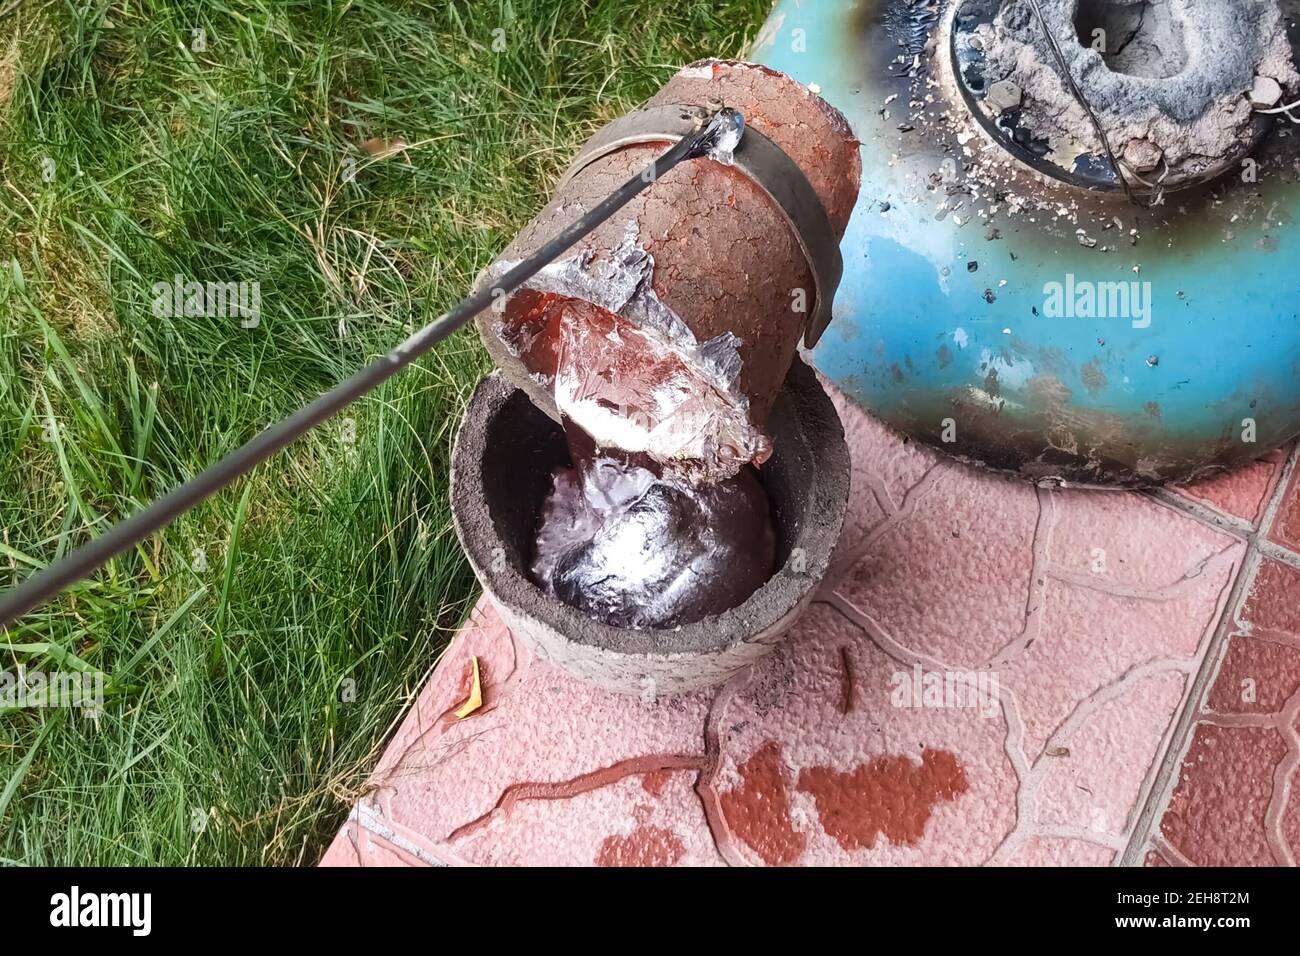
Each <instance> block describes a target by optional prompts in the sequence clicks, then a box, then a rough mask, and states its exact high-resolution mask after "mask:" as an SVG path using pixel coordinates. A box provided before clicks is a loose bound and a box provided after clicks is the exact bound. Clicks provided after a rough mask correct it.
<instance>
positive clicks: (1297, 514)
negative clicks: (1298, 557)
mask: <svg viewBox="0 0 1300 956" xmlns="http://www.w3.org/2000/svg"><path fill="white" fill-rule="evenodd" d="M1269 538H1270V539H1271V540H1272V541H1274V542H1276V543H1277V544H1280V545H1282V546H1283V547H1286V548H1290V549H1291V550H1292V551H1294V552H1296V553H1297V554H1300V468H1297V469H1295V471H1294V473H1293V474H1292V475H1291V480H1290V482H1289V483H1288V486H1287V490H1286V493H1285V494H1284V496H1283V498H1282V502H1281V504H1280V506H1279V508H1278V513H1277V515H1276V517H1275V518H1274V519H1273V526H1272V527H1271V528H1270V529H1269Z"/></svg>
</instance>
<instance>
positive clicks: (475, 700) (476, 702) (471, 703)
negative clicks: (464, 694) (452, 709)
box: [456, 657, 483, 720]
mask: <svg viewBox="0 0 1300 956" xmlns="http://www.w3.org/2000/svg"><path fill="white" fill-rule="evenodd" d="M470 661H471V662H472V663H473V665H474V676H473V678H472V681H471V683H470V685H469V699H468V700H466V701H465V703H463V704H461V705H460V706H459V707H458V708H456V719H457V720H464V719H465V718H466V717H468V716H469V715H470V714H472V713H474V711H476V710H478V709H479V708H480V707H482V706H483V684H482V681H480V679H479V672H478V658H477V657H471V658H470Z"/></svg>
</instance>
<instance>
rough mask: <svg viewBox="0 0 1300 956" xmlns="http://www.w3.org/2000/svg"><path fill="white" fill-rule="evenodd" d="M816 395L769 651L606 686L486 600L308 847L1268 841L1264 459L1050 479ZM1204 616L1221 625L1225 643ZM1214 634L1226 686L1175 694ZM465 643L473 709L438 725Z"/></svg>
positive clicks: (1018, 852)
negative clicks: (808, 456) (520, 634)
mask: <svg viewBox="0 0 1300 956" xmlns="http://www.w3.org/2000/svg"><path fill="white" fill-rule="evenodd" d="M838 404H839V406H840V409H841V415H842V416H843V418H844V420H845V425H846V431H847V433H848V435H849V436H850V442H851V447H852V452H853V460H854V490H853V502H852V505H851V508H850V519H849V525H848V527H847V528H846V532H845V536H844V541H843V542H842V543H841V547H840V549H839V550H838V552H837V556H836V561H835V567H834V569H833V570H834V573H833V575H832V577H831V578H830V579H829V581H828V584H827V586H826V588H825V589H824V590H823V592H822V593H821V595H820V600H819V602H818V603H817V604H815V605H814V606H813V608H812V609H811V610H810V612H809V613H808V615H807V616H806V617H805V619H804V620H803V621H802V622H801V623H800V625H799V627H798V628H797V630H796V632H795V633H794V634H793V635H792V637H791V638H790V640H789V641H788V642H786V643H785V644H783V645H782V646H781V647H780V648H779V649H778V651H777V652H776V653H774V654H773V655H771V657H769V658H767V659H766V660H764V661H763V662H761V663H760V664H758V665H756V666H755V667H754V668H752V669H751V670H749V671H747V672H745V673H742V674H740V675H738V676H737V677H736V678H733V679H732V680H731V681H730V682H729V683H727V684H726V685H724V686H722V687H720V688H716V689H713V690H711V691H708V692H701V693H697V694H692V695H688V696H684V697H672V698H662V699H659V700H649V699H637V698H628V697H618V696H614V695H610V694H607V693H604V692H600V691H597V690H593V689H591V688H589V687H586V686H584V685H582V684H580V683H579V682H577V681H574V680H572V679H570V678H568V677H566V676H565V675H563V674H561V673H559V672H558V671H556V670H554V669H553V668H551V667H550V666H549V665H546V664H545V663H543V662H539V661H536V660H533V659H532V657H531V655H529V654H528V652H527V651H526V650H525V649H524V648H523V647H521V646H519V645H517V644H516V642H515V641H514V640H513V638H512V637H511V635H510V634H509V632H508V631H507V630H506V629H505V628H504V627H503V626H502V625H501V623H500V621H499V620H498V619H497V618H496V615H495V614H494V613H493V612H492V611H491V610H490V609H488V608H487V607H486V606H483V605H481V606H480V608H479V609H478V610H476V612H475V614H474V615H473V617H472V619H471V620H470V622H468V623H467V625H466V626H465V628H463V629H462V632H461V633H460V634H459V635H458V636H457V638H456V639H455V641H454V642H453V643H452V645H451V647H450V648H449V649H448V651H447V653H446V655H445V656H444V659H443V660H442V661H441V662H440V663H439V665H438V667H437V669H436V670H435V673H434V675H433V677H432V678H431V679H430V681H429V682H428V684H427V685H426V686H425V688H424V689H423V690H422V692H421V694H420V696H419V699H418V701H417V703H416V705H415V706H414V707H413V708H412V710H411V712H410V713H409V714H408V715H407V717H406V719H405V721H404V722H403V724H402V726H401V728H400V729H399V730H398V732H397V734H396V736H395V738H394V740H393V741H392V743H391V744H390V746H389V747H388V749H387V751H386V752H385V754H384V757H383V759H382V760H381V762H380V764H379V766H378V767H377V768H376V770H375V773H374V777H373V779H372V781H371V782H372V784H373V786H372V788H371V790H370V792H369V793H368V795H367V796H366V797H365V798H364V799H363V800H362V801H361V803H360V804H358V806H357V808H356V809H355V810H354V813H353V815H352V817H351V818H350V819H349V821H348V823H347V824H346V825H345V826H344V829H343V831H342V832H341V833H340V835H339V837H338V839H337V840H336V841H335V843H334V845H333V847H331V849H330V851H329V853H328V854H327V855H326V858H325V860H324V861H323V862H325V863H329V864H336V865H379V864H380V863H389V864H392V865H411V864H412V863H420V862H425V863H427V862H435V861H436V862H444V863H451V864H465V863H470V864H527V863H536V864H544V863H558V864H573V865H588V864H598V865H611V866H619V865H720V864H731V865H777V866H779V865H796V864H818V863H832V864H863V863H870V864H973V863H993V864H1005V865H1065V864H1083V865H1108V864H1113V863H1115V862H1117V861H1119V860H1120V859H1121V857H1123V856H1124V855H1125V854H1126V853H1130V854H1131V855H1132V857H1133V860H1134V862H1137V863H1139V864H1140V863H1143V862H1145V863H1147V864H1148V865H1177V864H1181V863H1186V862H1189V861H1195V862H1215V861H1218V860H1220V859H1225V860H1227V859H1231V860H1234V861H1241V862H1247V861H1253V862H1258V861H1261V860H1265V859H1271V858H1281V859H1285V856H1286V851H1285V849H1284V847H1285V846H1291V847H1294V846H1295V836H1296V834H1297V833H1298V832H1300V805H1298V804H1297V801H1296V800H1294V799H1292V796H1291V790H1290V787H1289V783H1288V782H1287V781H1281V780H1280V776H1287V775H1288V773H1290V775H1291V776H1293V775H1294V774H1293V772H1290V771H1288V770H1287V767H1288V765H1289V764H1288V761H1290V762H1291V763H1294V759H1295V755H1296V753H1297V747H1296V730H1295V724H1296V719H1297V714H1296V711H1295V707H1296V704H1295V702H1296V689H1295V688H1296V685H1297V684H1300V637H1297V636H1296V635H1297V634H1298V633H1300V617H1297V614H1300V612H1297V611H1295V608H1296V607H1300V602H1298V601H1297V600H1296V596H1297V595H1298V594H1300V591H1295V590H1293V589H1294V588H1300V583H1295V582H1300V571H1296V570H1295V569H1293V568H1292V567H1290V566H1288V565H1286V564H1285V563H1281V562H1277V561H1273V562H1271V563H1265V565H1264V566H1263V567H1261V568H1260V569H1259V571H1258V573H1257V574H1256V575H1255V578H1254V585H1253V587H1252V588H1250V589H1242V590H1241V592H1240V597H1241V598H1242V599H1243V601H1244V603H1242V602H1239V601H1238V600H1237V598H1236V597H1235V596H1234V595H1238V592H1237V591H1234V586H1236V585H1237V581H1238V576H1239V575H1240V573H1241V569H1242V568H1243V566H1246V565H1247V564H1250V566H1251V567H1252V568H1253V566H1254V564H1255V563H1257V560H1256V559H1255V558H1254V557H1253V556H1254V555H1256V554H1257V553H1258V549H1257V545H1256V544H1255V538H1254V528H1255V527H1256V526H1257V524H1258V522H1259V521H1261V520H1262V519H1263V517H1264V516H1266V515H1267V514H1268V513H1269V508H1268V502H1269V501H1270V500H1271V499H1272V496H1274V495H1275V494H1276V486H1277V481H1278V474H1279V473H1280V471H1281V470H1282V466H1281V463H1280V460H1278V461H1271V462H1267V463H1265V465H1266V467H1265V466H1261V467H1260V468H1259V469H1258V470H1256V471H1253V472H1252V474H1250V475H1247V476H1244V477H1238V478H1234V479H1221V480H1220V482H1219V483H1218V484H1216V485H1215V486H1214V487H1208V488H1206V487H1201V488H1197V489H1195V495H1192V494H1191V492H1190V491H1186V492H1183V493H1181V494H1172V495H1164V496H1162V497H1161V498H1160V499H1159V500H1157V499H1155V498H1151V497H1146V496H1142V495H1137V494H1132V493H1109V492H1081V491H1049V490H1044V489H1035V488H1033V487H1030V486H1028V485H1025V484H1023V483H1021V482H1018V481H1011V480H1007V479H1004V478H1001V477H998V476H995V475H992V474H988V473H984V472H979V471H974V470H971V469H968V468H966V467H964V466H961V465H959V464H956V463H953V462H951V461H948V460H946V459H943V458H941V457H940V456H937V455H935V454H934V453H932V452H930V451H928V450H922V449H918V448H916V447H915V446H913V445H910V444H907V443H904V442H903V441H902V440H901V439H899V438H898V437H897V436H895V435H894V434H892V433H890V432H888V431H887V430H885V429H884V428H883V427H882V426H880V425H878V424H877V423H876V422H874V421H873V420H872V419H871V418H869V417H868V416H866V415H865V414H863V413H862V412H861V411H859V410H858V409H857V408H855V407H853V406H852V405H850V404H848V403H846V402H843V401H839V402H838ZM1182 501H1190V502H1191V503H1190V504H1186V505H1180V504H1179V503H1180V502H1182ZM1207 508H1208V509H1210V511H1207ZM1273 510H1274V511H1276V510H1277V509H1273ZM1213 511H1217V512H1219V513H1221V514H1224V515H1228V516H1230V517H1232V518H1234V519H1238V520H1236V521H1235V522H1234V521H1229V522H1228V523H1227V527H1226V530H1225V529H1224V528H1220V527H1216V526H1215V524H1214V521H1213V519H1212V513H1211V512H1213ZM1279 513H1280V512H1279ZM1260 533H1261V534H1262V535H1266V533H1267V529H1264V530H1263V531H1261V532H1260ZM1297 564H1300V559H1298V561H1297ZM1273 565H1277V567H1276V568H1275V567H1273ZM1289 575H1295V578H1294V581H1293V579H1292V577H1290V576H1289ZM1279 594H1280V595H1281V596H1282V599H1283V601H1284V603H1283V604H1278V598H1277V595H1279ZM1285 601H1289V602H1290V603H1289V604H1288V603H1285ZM1239 603H1241V606H1240V607H1238V606H1237V605H1238V604H1239ZM1225 614H1227V615H1230V616H1233V615H1235V620H1234V621H1233V624H1232V628H1231V630H1233V631H1235V632H1236V633H1237V634H1238V635H1239V636H1235V637H1232V638H1231V639H1230V640H1227V642H1226V644H1222V645H1221V642H1222V641H1224V639H1225V638H1224V637H1223V636H1222V635H1223V628H1222V626H1221V623H1220V622H1221V620H1222V619H1223V618H1224V615H1225ZM1207 654H1209V655H1212V656H1211V657H1210V658H1209V659H1208V662H1207ZM1213 655H1221V656H1222V657H1223V661H1224V663H1223V664H1222V665H1221V666H1220V668H1219V674H1220V678H1219V681H1220V682H1221V683H1214V684H1213V685H1212V686H1211V685H1207V687H1209V690H1208V691H1207V693H1208V696H1207V697H1205V699H1204V700H1201V699H1199V698H1200V696H1201V695H1198V699H1197V700H1194V701H1189V695H1190V694H1191V692H1192V687H1193V681H1194V679H1195V678H1196V677H1197V675H1198V674H1201V673H1204V672H1205V671H1206V669H1207V668H1210V667H1212V666H1214V665H1215V664H1216V662H1217V659H1218V658H1217V657H1216V656H1213ZM474 657H477V658H478V661H479V667H480V674H481V676H482V682H483V688H484V705H483V707H482V708H481V709H480V710H478V711H477V712H475V713H474V714H472V715H470V716H469V717H466V718H465V719H463V720H460V719H457V718H456V717H455V715H454V711H455V709H456V708H457V707H458V706H459V705H460V704H461V703H462V702H463V701H464V699H465V698H466V696H467V695H468V691H469V681H470V675H471V673H472V665H471V661H472V658H474ZM1256 673H1257V674H1258V675H1259V676H1258V677H1256V678H1255V689H1254V692H1253V696H1251V695H1248V696H1251V700H1249V701H1246V700H1244V698H1242V697H1241V695H1240V693H1239V689H1240V685H1241V683H1242V681H1243V680H1245V679H1246V678H1248V677H1251V676H1252V675H1255V674H1256ZM1224 675H1227V676H1224ZM1230 685H1231V686H1230ZM1197 686H1200V685H1197ZM1233 688H1237V689H1236V690H1234V689H1233ZM1230 690H1231V691H1232V694H1229V691H1230ZM1233 695H1235V696H1233ZM1189 706H1190V707H1193V708H1197V710H1196V712H1197V713H1198V715H1200V717H1199V719H1198V722H1197V723H1196V724H1195V725H1194V726H1192V727H1191V728H1190V730H1189V731H1188V732H1186V733H1185V734H1184V733H1182V732H1180V731H1179V729H1178V728H1179V726H1180V725H1179V724H1178V720H1177V719H1178V717H1179V715H1180V714H1181V713H1183V712H1184V710H1185V709H1186V708H1188V707H1189ZM1288 720H1289V721H1290V722H1289V723H1287V721H1288ZM1288 728H1289V729H1288ZM1242 735H1245V736H1249V737H1251V740H1250V741H1248V742H1246V741H1244V740H1243V741H1240V742H1239V741H1237V740H1236V739H1235V738H1236V737H1241V736H1242ZM1184 738H1185V739H1184ZM1255 738H1258V739H1255ZM1184 743H1188V746H1187V747H1186V756H1185V758H1184V753H1183V749H1184ZM1180 763H1181V766H1179V764H1180ZM1161 766H1166V767H1168V768H1171V769H1170V770H1169V771H1168V774H1167V776H1168V779H1167V780H1165V779H1162V778H1161V775H1160V774H1158V773H1157V770H1158V768H1160V767H1161ZM1288 781H1289V777H1288ZM1166 803H1167V804H1168V812H1167V813H1166V812H1164V810H1165V805H1166ZM1157 804H1158V805H1157ZM1144 807H1147V808H1148V809H1147V813H1146V814H1143V813H1142V810H1143V808H1144ZM1227 812H1235V813H1237V814H1238V817H1239V821H1240V822H1239V824H1238V825H1236V827H1235V829H1234V828H1231V827H1223V826H1219V827H1218V828H1217V830H1216V829H1215V826H1216V823H1215V821H1216V820H1218V818H1219V816H1220V815H1222V814H1224V813H1227ZM1146 819H1151V820H1154V823H1153V824H1152V825H1150V826H1149V827H1147V826H1146V825H1145V824H1143V825H1142V829H1139V825H1140V823H1141V821H1142V820H1146ZM371 837H373V839H370V838H371ZM367 840H370V842H367ZM1288 841H1289V843H1288ZM1279 854H1280V857H1279Z"/></svg>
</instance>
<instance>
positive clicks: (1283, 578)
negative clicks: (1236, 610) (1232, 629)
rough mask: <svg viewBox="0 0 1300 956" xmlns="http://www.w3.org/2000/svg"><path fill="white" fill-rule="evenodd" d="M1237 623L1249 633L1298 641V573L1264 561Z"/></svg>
mask: <svg viewBox="0 0 1300 956" xmlns="http://www.w3.org/2000/svg"><path fill="white" fill-rule="evenodd" d="M1239 620H1240V622H1241V624H1242V625H1243V626H1244V627H1245V628H1247V629H1248V630H1250V631H1251V632H1255V633H1257V632H1260V631H1267V632H1270V633H1274V634H1279V635H1285V636H1288V637H1293V638H1300V570H1298V569H1296V568H1293V567H1291V566H1290V565H1286V564H1283V563H1282V562H1281V561H1274V560H1272V559H1267V558H1266V559H1265V560H1264V561H1263V563H1262V564H1261V565H1260V568H1259V573H1258V574H1257V575H1256V576H1255V580H1254V582H1253V583H1252V584H1251V587H1250V592H1249V594H1248V595H1247V597H1246V602H1245V607H1244V608H1243V609H1242V611H1241V614H1240V616H1239Z"/></svg>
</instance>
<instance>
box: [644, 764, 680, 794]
mask: <svg viewBox="0 0 1300 956" xmlns="http://www.w3.org/2000/svg"><path fill="white" fill-rule="evenodd" d="M672 777H673V772H672V771H671V770H655V771H653V772H651V773H647V774H642V776H641V786H642V788H643V789H644V790H645V792H646V793H648V794H650V796H652V797H658V796H662V795H663V792H664V787H666V786H667V785H668V781H669V780H671V779H672Z"/></svg>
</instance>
